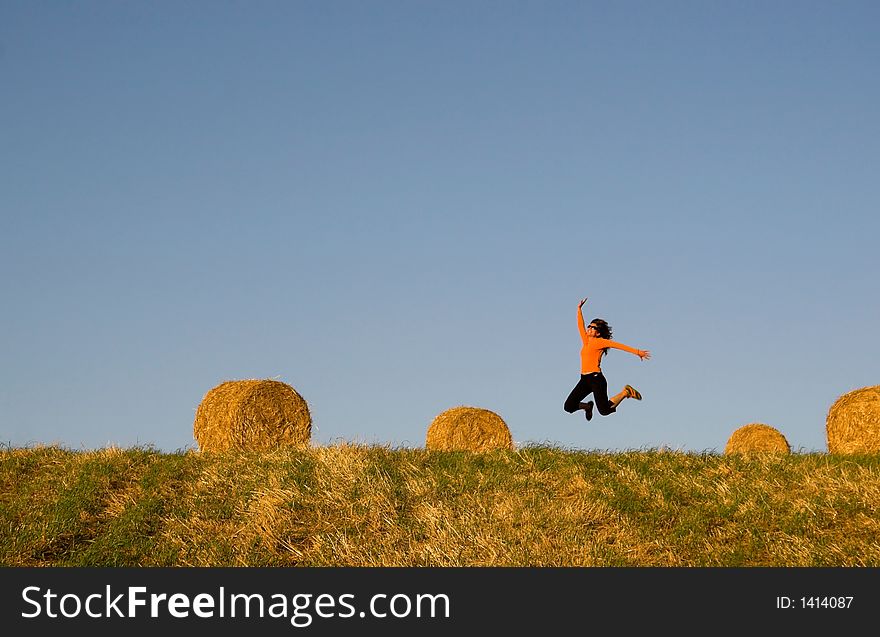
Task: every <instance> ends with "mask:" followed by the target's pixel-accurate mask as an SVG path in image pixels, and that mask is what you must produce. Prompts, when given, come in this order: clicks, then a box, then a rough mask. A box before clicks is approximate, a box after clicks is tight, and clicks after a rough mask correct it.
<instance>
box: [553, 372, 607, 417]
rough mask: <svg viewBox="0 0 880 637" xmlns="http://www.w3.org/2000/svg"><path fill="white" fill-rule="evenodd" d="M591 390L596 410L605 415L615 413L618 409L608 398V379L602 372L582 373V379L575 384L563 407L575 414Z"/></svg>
mask: <svg viewBox="0 0 880 637" xmlns="http://www.w3.org/2000/svg"><path fill="white" fill-rule="evenodd" d="M590 392H592V393H593V400H594V401H595V403H596V410H597V411H598V412H599V413H600V414H602V415H603V416H607V415H608V414H613V413H614V412H615V411H617V410H616V408H615V407H614V405H612V404H611V401H610V400H608V381H607V380H605V376H603V375H602V372H593V373H592V374H581V379H580V380H579V381H578V384H577V385H575V386H574V389H572V390H571V393H570V394H569V395H568V398H566V399H565V404H564V405H563V406H562V408H563V409H564V410H565V411H567V412H568V413H570V414H573V413H574V412H576V411H577V410H578V408H579V407H580V402H581V401H582V400H583V399H584V398H586V397H587V396H588V395H589V394H590Z"/></svg>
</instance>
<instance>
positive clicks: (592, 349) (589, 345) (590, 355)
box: [578, 308, 641, 374]
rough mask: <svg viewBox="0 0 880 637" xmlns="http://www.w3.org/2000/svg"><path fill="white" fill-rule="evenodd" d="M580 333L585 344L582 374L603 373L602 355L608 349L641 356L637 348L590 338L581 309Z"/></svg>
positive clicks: (579, 318) (595, 337)
mask: <svg viewBox="0 0 880 637" xmlns="http://www.w3.org/2000/svg"><path fill="white" fill-rule="evenodd" d="M578 331H579V332H580V333H581V341H583V343H584V344H583V346H582V347H581V374H592V373H593V372H601V371H602V368H601V367H600V366H599V361H600V360H602V354H603V353H604V351H605V348H606V347H613V348H614V349H622V350H623V351H625V352H629V353H630V354H635V355H636V356H641V350H637V349H636V348H635V347H630V346H629V345H624V344H623V343H618V342H617V341H612V340H609V339H607V338H599V337H597V336H589V335H588V334H587V326H586V325H584V315H583V313H582V312H581V308H578Z"/></svg>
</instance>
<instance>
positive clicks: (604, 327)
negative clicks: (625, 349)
mask: <svg viewBox="0 0 880 637" xmlns="http://www.w3.org/2000/svg"><path fill="white" fill-rule="evenodd" d="M590 325H592V326H593V327H595V328H596V331H597V332H599V338H607V339H608V340H609V341H610V340H611V326H610V325H608V321H606V320H605V319H600V318H594V319H593V320H592V321H590ZM607 353H608V348H607V347H605V348H603V349H602V354H603V356H604V355H605V354H607Z"/></svg>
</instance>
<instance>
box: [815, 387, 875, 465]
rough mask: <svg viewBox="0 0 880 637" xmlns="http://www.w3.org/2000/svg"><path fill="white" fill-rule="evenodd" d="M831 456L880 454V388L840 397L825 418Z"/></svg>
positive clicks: (852, 392) (862, 390) (865, 388)
mask: <svg viewBox="0 0 880 637" xmlns="http://www.w3.org/2000/svg"><path fill="white" fill-rule="evenodd" d="M825 435H826V438H827V440H828V453H877V452H878V451H880V385H874V386H872V387H862V388H861V389H856V390H853V391H851V392H847V393H846V394H843V395H842V396H840V397H839V398H838V399H837V400H835V401H834V403H833V404H832V405H831V408H830V409H829V410H828V417H827V418H826V419H825Z"/></svg>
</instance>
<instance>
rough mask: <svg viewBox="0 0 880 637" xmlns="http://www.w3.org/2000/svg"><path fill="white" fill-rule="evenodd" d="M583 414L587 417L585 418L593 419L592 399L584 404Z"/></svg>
mask: <svg viewBox="0 0 880 637" xmlns="http://www.w3.org/2000/svg"><path fill="white" fill-rule="evenodd" d="M584 415H585V416H586V417H587V420H592V419H593V401H592V400H591V401H590V402H588V403H587V404H586V406H584Z"/></svg>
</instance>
